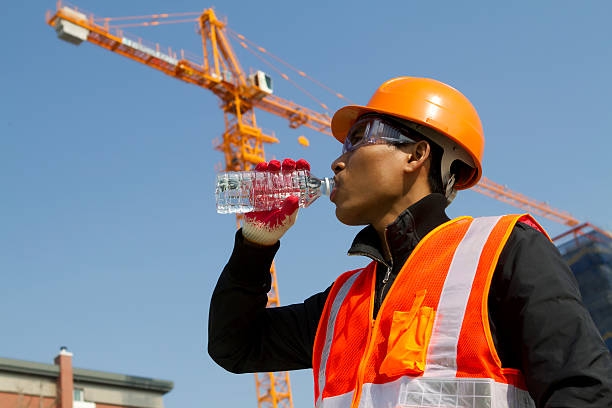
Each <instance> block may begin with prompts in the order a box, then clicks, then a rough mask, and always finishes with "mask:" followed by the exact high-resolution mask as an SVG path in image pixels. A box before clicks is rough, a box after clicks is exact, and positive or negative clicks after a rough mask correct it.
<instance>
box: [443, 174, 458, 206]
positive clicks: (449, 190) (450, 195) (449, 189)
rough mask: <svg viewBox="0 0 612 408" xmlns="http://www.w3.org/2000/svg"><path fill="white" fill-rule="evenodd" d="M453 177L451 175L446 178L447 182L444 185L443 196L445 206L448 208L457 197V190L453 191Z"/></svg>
mask: <svg viewBox="0 0 612 408" xmlns="http://www.w3.org/2000/svg"><path fill="white" fill-rule="evenodd" d="M454 187H455V175H454V174H451V175H450V177H449V178H448V182H447V183H446V191H445V192H444V195H445V196H446V206H447V207H448V206H449V205H450V203H452V202H453V200H454V199H455V197H456V196H457V190H455V188H454Z"/></svg>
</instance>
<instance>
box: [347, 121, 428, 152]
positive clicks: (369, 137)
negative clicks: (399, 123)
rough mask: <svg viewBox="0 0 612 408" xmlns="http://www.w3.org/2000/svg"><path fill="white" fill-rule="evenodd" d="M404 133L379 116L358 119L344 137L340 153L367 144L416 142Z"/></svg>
mask: <svg viewBox="0 0 612 408" xmlns="http://www.w3.org/2000/svg"><path fill="white" fill-rule="evenodd" d="M406 133H407V132H405V131H403V130H401V129H399V128H398V127H396V126H395V125H393V124H391V123H389V122H387V121H383V120H381V119H379V118H364V119H360V120H358V121H357V122H355V124H353V126H352V127H351V129H350V130H349V132H348V134H347V136H346V139H344V145H343V146H342V154H344V153H347V152H352V151H354V150H355V149H357V148H359V147H361V146H365V145H368V144H378V143H388V144H406V143H416V141H415V140H414V139H412V138H410V137H408V136H407V135H406Z"/></svg>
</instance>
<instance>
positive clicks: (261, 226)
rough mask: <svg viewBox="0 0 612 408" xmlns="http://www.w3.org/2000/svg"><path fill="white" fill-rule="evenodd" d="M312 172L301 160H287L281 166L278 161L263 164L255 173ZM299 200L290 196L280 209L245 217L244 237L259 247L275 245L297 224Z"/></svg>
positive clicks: (248, 214)
mask: <svg viewBox="0 0 612 408" xmlns="http://www.w3.org/2000/svg"><path fill="white" fill-rule="evenodd" d="M296 169H297V170H310V164H309V163H308V162H307V161H306V160H304V159H300V160H298V161H297V162H296V161H294V160H292V159H285V160H283V163H282V164H281V163H280V162H279V161H278V160H270V162H269V163H266V162H262V163H259V164H258V165H257V166H256V167H255V171H267V172H277V173H278V172H283V173H290V172H292V171H293V170H296ZM298 208H299V198H298V197H296V196H289V197H287V198H286V199H285V200H283V203H282V205H281V207H280V208H277V209H274V210H270V211H253V212H249V213H246V214H245V215H244V223H243V225H242V235H243V236H244V238H245V239H246V240H248V241H250V242H253V243H255V244H259V245H274V244H275V243H276V242H277V241H278V240H279V239H280V238H281V237H282V236H283V235H284V234H285V232H287V230H288V229H289V228H291V226H292V225H293V224H294V223H295V220H296V218H297V215H298Z"/></svg>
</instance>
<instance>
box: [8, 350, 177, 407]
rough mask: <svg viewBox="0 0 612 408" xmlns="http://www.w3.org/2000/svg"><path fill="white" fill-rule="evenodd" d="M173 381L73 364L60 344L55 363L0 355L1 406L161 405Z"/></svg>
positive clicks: (69, 355) (70, 354)
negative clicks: (76, 366)
mask: <svg viewBox="0 0 612 408" xmlns="http://www.w3.org/2000/svg"><path fill="white" fill-rule="evenodd" d="M173 386H174V385H173V383H172V382H171V381H166V380H156V379H153V378H144V377H135V376H130V375H123V374H113V373H107V372H102V371H94V370H85V369H81V368H73V367H72V353H70V352H69V351H67V350H66V348H64V347H62V349H61V350H60V352H59V354H58V355H57V357H56V358H55V364H43V363H34V362H29V361H23V360H14V359H8V358H0V407H1V408H164V401H163V396H164V395H165V394H167V393H168V392H170V390H172V388H173Z"/></svg>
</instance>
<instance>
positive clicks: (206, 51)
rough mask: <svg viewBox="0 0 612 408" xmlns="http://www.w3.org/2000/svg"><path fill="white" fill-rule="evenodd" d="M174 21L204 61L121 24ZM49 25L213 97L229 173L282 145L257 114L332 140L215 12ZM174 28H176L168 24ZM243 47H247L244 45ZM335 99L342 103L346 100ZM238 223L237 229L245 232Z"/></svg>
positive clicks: (285, 378) (548, 211)
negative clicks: (253, 61) (249, 68)
mask: <svg viewBox="0 0 612 408" xmlns="http://www.w3.org/2000/svg"><path fill="white" fill-rule="evenodd" d="M190 15H191V16H195V15H197V17H192V18H187V19H182V20H181V19H179V20H175V21H174V22H186V21H197V23H198V27H199V33H200V35H201V37H202V51H203V62H202V63H197V62H194V58H191V57H189V56H188V54H187V53H186V52H185V51H184V50H180V51H178V52H176V51H174V50H172V49H171V48H163V47H161V46H160V45H159V44H151V45H150V44H147V43H145V42H144V41H143V40H142V39H140V38H132V37H128V35H127V34H126V33H124V32H123V30H122V29H121V28H119V25H115V24H113V25H111V23H114V22H115V21H118V20H120V21H127V20H130V19H133V20H138V19H139V20H142V19H143V18H144V19H147V21H144V22H143V21H140V22H136V23H133V24H129V23H128V24H121V27H126V26H136V25H139V26H154V25H159V24H164V23H165V21H166V20H164V19H167V18H171V17H177V18H178V17H180V18H185V17H189V16H190ZM46 20H47V23H48V24H49V25H51V26H52V27H54V28H55V30H56V32H57V35H58V36H59V38H61V39H63V40H65V41H68V42H70V43H73V44H77V45H78V44H80V43H82V42H84V41H87V42H90V43H93V44H95V45H98V46H100V47H102V48H105V49H107V50H109V51H112V52H114V53H116V54H119V55H122V56H124V57H127V58H129V59H132V60H134V61H136V62H139V63H141V64H144V65H147V66H149V67H151V68H154V69H156V70H158V71H161V72H163V73H164V74H166V75H169V76H172V77H175V78H177V79H179V80H181V81H184V82H187V83H190V84H193V85H196V86H199V87H202V88H205V89H207V90H209V91H211V92H213V93H214V94H215V95H216V96H217V97H218V98H219V101H220V107H221V109H222V111H223V115H224V120H225V131H224V133H223V135H222V140H221V142H219V143H217V144H216V146H215V148H216V149H217V150H219V151H221V152H223V154H224V156H225V169H226V170H249V169H251V168H252V167H253V166H254V165H256V164H257V163H260V162H262V161H265V160H266V158H265V153H264V145H265V144H266V143H278V142H279V140H278V139H277V138H276V137H275V136H274V135H270V134H265V133H264V132H263V131H262V129H261V128H260V127H259V126H258V125H257V122H256V118H255V111H254V109H255V108H257V109H260V110H262V111H265V112H268V113H271V114H273V115H276V116H279V117H282V118H285V119H287V120H288V122H289V127H290V128H298V127H300V126H304V127H307V128H310V129H312V130H315V131H317V132H320V133H323V134H326V135H330V136H331V128H330V119H331V118H330V116H329V115H328V114H327V113H320V112H317V111H314V110H312V109H310V108H307V107H305V106H301V105H298V104H296V103H294V102H292V101H289V100H286V99H283V98H281V97H279V96H276V95H273V94H272V87H271V81H270V78H269V77H268V76H267V75H266V74H265V73H264V72H262V71H256V72H254V73H251V74H249V75H247V74H246V73H245V72H244V71H243V69H242V67H241V66H240V63H239V61H238V59H237V58H236V54H235V53H234V51H233V49H232V46H231V44H230V42H229V40H228V36H227V34H226V23H225V22H222V21H220V20H219V19H218V18H217V17H216V15H215V12H214V11H213V9H206V10H204V11H203V12H201V13H199V12H198V13H181V14H180V15H179V14H176V15H171V14H154V15H149V16H139V17H134V18H130V17H119V18H114V19H113V18H98V17H95V16H94V15H93V14H91V13H85V12H83V11H82V10H80V9H79V8H78V7H75V6H73V5H68V4H67V3H63V2H62V1H61V0H59V1H58V2H57V7H56V10H55V11H54V12H51V11H50V12H48V13H47V19H46ZM167 21H168V22H172V21H170V20H167ZM241 45H242V46H243V47H247V45H246V44H245V42H244V41H242V42H241ZM337 96H339V97H342V96H341V95H340V94H337ZM474 190H475V191H477V192H480V193H482V194H485V195H487V196H490V197H492V198H495V199H497V200H500V201H503V202H506V203H508V204H510V205H513V206H516V207H518V208H521V209H525V210H528V211H530V212H534V213H536V214H538V215H541V216H543V217H546V218H548V219H551V220H553V221H555V222H560V223H562V224H564V225H568V226H576V225H578V224H579V221H578V220H577V219H575V218H574V217H572V216H571V215H569V214H568V213H566V212H564V211H559V210H556V209H554V208H552V207H550V206H549V205H547V204H546V203H542V202H538V201H534V200H532V199H530V198H528V197H526V196H524V195H522V194H519V193H516V192H513V191H512V190H510V189H508V188H506V187H505V186H502V185H500V184H497V183H494V182H492V181H491V180H489V179H487V178H484V177H483V178H482V180H481V181H480V182H479V183H478V185H477V186H475V187H474ZM240 217H241V216H238V217H237V220H236V221H237V225H238V226H239V225H240ZM270 272H271V274H272V288H271V291H270V293H269V294H268V307H275V306H278V305H280V302H279V297H278V285H277V279H276V270H275V267H274V264H272V267H271V270H270ZM255 381H256V388H257V401H258V406H259V408H263V407H273V408H292V407H293V401H292V395H291V387H290V382H289V374H288V373H287V372H278V373H257V374H255Z"/></svg>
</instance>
